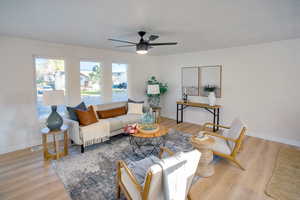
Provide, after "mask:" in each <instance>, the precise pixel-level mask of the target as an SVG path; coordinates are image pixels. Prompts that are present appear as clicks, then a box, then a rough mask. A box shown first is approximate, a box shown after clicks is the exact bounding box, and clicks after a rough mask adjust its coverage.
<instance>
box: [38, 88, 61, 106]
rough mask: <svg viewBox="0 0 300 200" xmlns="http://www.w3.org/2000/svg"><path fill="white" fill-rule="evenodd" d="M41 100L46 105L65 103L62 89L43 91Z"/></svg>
mask: <svg viewBox="0 0 300 200" xmlns="http://www.w3.org/2000/svg"><path fill="white" fill-rule="evenodd" d="M43 102H44V105H46V106H53V105H62V104H64V103H65V94H64V91H63V90H52V91H44V94H43Z"/></svg>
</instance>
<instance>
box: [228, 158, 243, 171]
mask: <svg viewBox="0 0 300 200" xmlns="http://www.w3.org/2000/svg"><path fill="white" fill-rule="evenodd" d="M231 161H232V162H234V163H235V164H236V165H237V166H239V168H241V169H242V170H244V171H245V168H244V167H243V166H242V165H241V164H240V163H239V162H238V161H237V160H235V159H231Z"/></svg>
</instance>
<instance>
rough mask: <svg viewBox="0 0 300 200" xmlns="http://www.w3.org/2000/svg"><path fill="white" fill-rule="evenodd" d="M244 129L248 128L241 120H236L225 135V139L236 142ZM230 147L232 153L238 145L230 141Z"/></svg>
mask: <svg viewBox="0 0 300 200" xmlns="http://www.w3.org/2000/svg"><path fill="white" fill-rule="evenodd" d="M244 128H246V125H245V124H244V123H243V122H242V121H241V120H240V119H239V118H235V119H234V120H233V121H232V123H231V125H230V129H229V130H228V131H227V132H226V133H225V137H229V138H232V139H235V140H236V139H238V138H239V137H240V135H241V133H242V131H243V129H244ZM228 145H229V147H230V148H231V151H233V149H234V147H235V145H236V143H234V142H232V141H228Z"/></svg>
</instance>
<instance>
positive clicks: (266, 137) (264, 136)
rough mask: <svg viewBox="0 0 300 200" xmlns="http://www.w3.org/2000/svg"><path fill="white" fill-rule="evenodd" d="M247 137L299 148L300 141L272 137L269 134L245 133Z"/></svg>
mask: <svg viewBox="0 0 300 200" xmlns="http://www.w3.org/2000/svg"><path fill="white" fill-rule="evenodd" d="M247 135H248V136H252V137H256V138H260V139H264V140H269V141H273V142H279V143H283V144H288V145H292V146H297V147H300V140H292V139H287V138H282V137H276V136H272V135H270V134H261V133H253V132H249V133H247Z"/></svg>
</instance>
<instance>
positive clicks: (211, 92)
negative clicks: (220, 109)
mask: <svg viewBox="0 0 300 200" xmlns="http://www.w3.org/2000/svg"><path fill="white" fill-rule="evenodd" d="M216 89H217V86H215V85H205V86H204V91H205V92H208V101H209V105H210V106H214V105H216V100H217V98H216V94H215V91H216Z"/></svg>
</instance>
